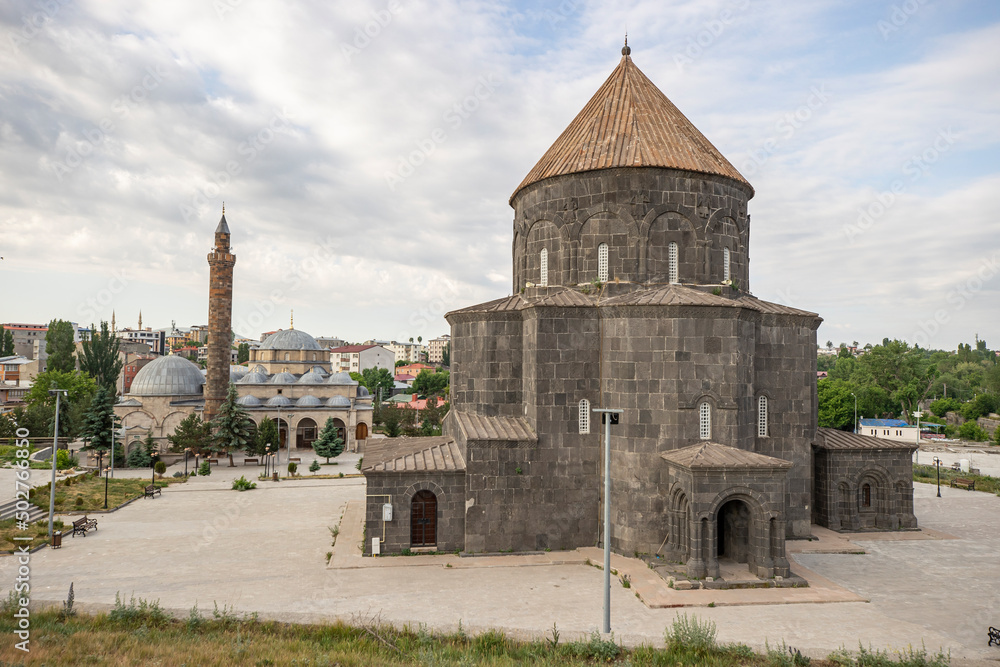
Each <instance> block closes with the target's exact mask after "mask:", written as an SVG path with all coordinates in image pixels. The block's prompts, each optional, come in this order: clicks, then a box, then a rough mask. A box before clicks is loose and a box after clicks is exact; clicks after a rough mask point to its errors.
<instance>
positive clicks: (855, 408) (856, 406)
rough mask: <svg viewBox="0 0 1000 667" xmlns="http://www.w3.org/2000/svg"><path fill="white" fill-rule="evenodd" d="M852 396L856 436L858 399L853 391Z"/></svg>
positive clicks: (855, 432)
mask: <svg viewBox="0 0 1000 667" xmlns="http://www.w3.org/2000/svg"><path fill="white" fill-rule="evenodd" d="M851 396H854V435H857V434H858V397H857V395H856V394H855V393H854V392H853V391H852V392H851Z"/></svg>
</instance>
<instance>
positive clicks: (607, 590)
mask: <svg viewBox="0 0 1000 667" xmlns="http://www.w3.org/2000/svg"><path fill="white" fill-rule="evenodd" d="M609 632H611V416H610V415H608V414H605V415H604V634H608V633H609Z"/></svg>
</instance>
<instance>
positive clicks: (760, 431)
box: [757, 396, 767, 438]
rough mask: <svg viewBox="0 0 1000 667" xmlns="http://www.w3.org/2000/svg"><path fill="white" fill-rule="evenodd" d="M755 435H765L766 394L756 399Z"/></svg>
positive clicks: (763, 436)
mask: <svg viewBox="0 0 1000 667" xmlns="http://www.w3.org/2000/svg"><path fill="white" fill-rule="evenodd" d="M757 435H758V437H761V438H766V437H767V396H761V397H760V398H758V399H757Z"/></svg>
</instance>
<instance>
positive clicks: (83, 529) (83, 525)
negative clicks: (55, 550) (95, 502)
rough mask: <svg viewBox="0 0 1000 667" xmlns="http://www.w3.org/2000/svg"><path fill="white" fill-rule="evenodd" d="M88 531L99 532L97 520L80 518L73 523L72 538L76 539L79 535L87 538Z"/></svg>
mask: <svg viewBox="0 0 1000 667" xmlns="http://www.w3.org/2000/svg"><path fill="white" fill-rule="evenodd" d="M88 530H97V519H88V518H87V517H85V516H84V517H80V518H79V519H77V520H76V521H74V522H73V534H72V535H70V537H76V534H77V533H80V534H81V535H83V536H84V537H86V536H87V531H88Z"/></svg>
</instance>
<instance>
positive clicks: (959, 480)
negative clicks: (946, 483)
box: [951, 477, 976, 491]
mask: <svg viewBox="0 0 1000 667" xmlns="http://www.w3.org/2000/svg"><path fill="white" fill-rule="evenodd" d="M951 486H952V488H959V489H966V490H968V491H975V490H976V480H974V479H966V478H964V477H956V478H955V479H953V480H951Z"/></svg>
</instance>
